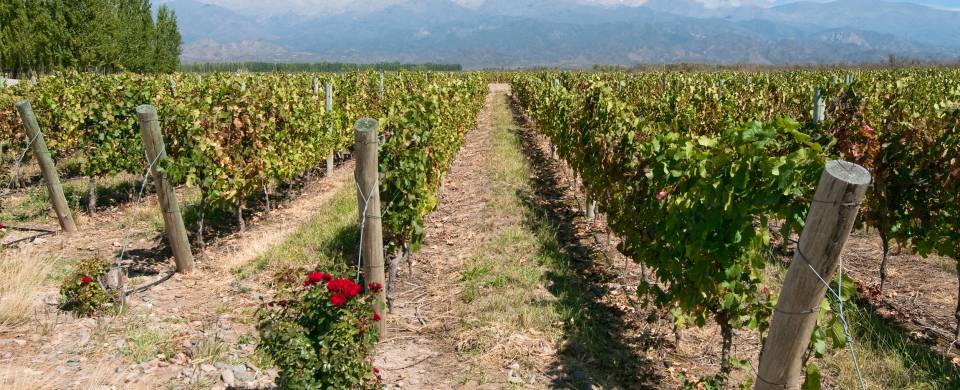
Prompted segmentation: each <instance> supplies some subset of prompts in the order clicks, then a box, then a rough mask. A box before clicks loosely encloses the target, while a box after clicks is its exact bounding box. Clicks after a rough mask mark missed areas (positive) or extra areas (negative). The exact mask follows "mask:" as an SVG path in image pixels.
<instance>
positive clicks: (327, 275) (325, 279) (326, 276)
mask: <svg viewBox="0 0 960 390" xmlns="http://www.w3.org/2000/svg"><path fill="white" fill-rule="evenodd" d="M321 279H323V281H324V282H329V281H330V280H331V279H333V275H330V274H328V273H324V274H323V276H322V277H321Z"/></svg>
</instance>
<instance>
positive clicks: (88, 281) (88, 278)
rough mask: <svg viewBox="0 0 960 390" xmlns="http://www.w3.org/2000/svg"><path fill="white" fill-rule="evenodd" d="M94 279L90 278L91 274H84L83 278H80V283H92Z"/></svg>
mask: <svg viewBox="0 0 960 390" xmlns="http://www.w3.org/2000/svg"><path fill="white" fill-rule="evenodd" d="M92 281H93V279H90V277H89V276H84V277H83V279H80V284H90V282H92Z"/></svg>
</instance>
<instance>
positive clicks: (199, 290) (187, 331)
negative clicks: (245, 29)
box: [0, 162, 353, 389]
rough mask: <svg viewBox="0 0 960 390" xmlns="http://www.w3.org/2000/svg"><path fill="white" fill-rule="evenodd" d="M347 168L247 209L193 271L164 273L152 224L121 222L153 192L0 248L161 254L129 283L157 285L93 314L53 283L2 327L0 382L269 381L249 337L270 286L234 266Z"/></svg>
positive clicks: (241, 384) (30, 252) (9, 252)
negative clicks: (67, 227) (266, 205)
mask: <svg viewBox="0 0 960 390" xmlns="http://www.w3.org/2000/svg"><path fill="white" fill-rule="evenodd" d="M352 172H353V164H352V162H347V163H345V164H344V165H343V166H341V167H339V168H338V169H337V170H335V171H334V172H333V174H332V175H331V176H330V177H324V178H322V179H318V180H313V181H310V182H308V183H306V186H305V188H304V191H303V195H302V196H299V197H297V198H295V199H293V200H292V201H290V202H288V203H281V204H280V205H278V206H277V207H276V208H275V209H274V210H272V211H270V212H267V213H262V214H260V215H256V216H254V217H253V218H252V221H251V222H252V224H250V225H248V229H247V230H246V231H244V232H240V233H234V234H231V235H228V236H226V237H224V238H222V239H219V240H215V241H214V242H212V243H211V244H210V245H209V246H208V247H207V250H206V252H204V253H200V254H198V255H197V258H198V268H199V269H198V270H197V271H195V272H193V273H191V274H188V275H179V274H177V275H173V276H172V277H169V276H170V275H171V274H172V261H170V259H169V258H168V256H169V254H165V251H164V250H163V249H162V242H161V241H162V239H161V237H158V236H156V234H155V229H154V228H153V227H152V225H151V224H150V223H141V224H134V225H133V226H132V227H130V226H129V224H128V223H127V221H129V220H130V215H131V213H138V212H140V211H141V210H142V209H147V208H150V207H156V203H155V202H156V200H155V197H154V198H153V199H148V200H147V201H146V202H145V203H142V204H136V205H128V206H126V207H123V208H121V209H119V210H117V211H116V212H104V213H98V214H95V215H94V216H93V217H92V218H93V220H88V221H84V222H83V223H82V224H81V226H82V227H81V229H82V231H81V233H77V234H74V235H62V234H58V235H55V236H52V237H49V238H42V239H38V240H33V241H32V242H25V243H23V244H21V245H18V246H16V247H13V248H8V249H6V250H5V251H4V252H3V253H2V256H4V257H6V256H31V257H35V258H37V259H43V258H46V257H48V256H59V257H63V258H84V257H88V256H90V255H92V254H96V253H101V254H110V255H112V254H114V253H115V252H116V251H117V249H118V247H119V246H121V245H122V244H121V241H122V240H123V238H124V237H128V236H129V237H133V239H132V240H131V241H132V242H133V245H131V246H130V247H129V248H128V251H129V252H128V253H129V256H131V257H134V258H135V259H136V258H137V256H142V255H139V253H152V255H149V257H152V258H159V260H157V261H155V262H154V264H153V266H152V267H153V269H154V270H155V271H156V275H152V276H150V275H147V276H144V277H141V278H137V279H134V280H133V282H134V283H140V284H141V285H146V284H154V283H158V284H156V285H155V286H153V287H151V288H149V289H146V290H145V291H143V292H140V293H137V294H133V295H131V296H129V297H128V301H127V304H126V307H125V308H124V313H123V314H122V315H119V316H115V317H99V318H95V319H94V318H74V317H72V316H69V315H65V314H63V313H62V312H59V311H58V310H57V308H56V306H55V305H56V303H57V296H56V290H55V289H56V286H50V287H49V288H50V290H48V291H46V292H44V293H42V294H41V297H40V298H39V302H37V305H36V313H35V315H34V316H33V317H34V318H33V321H31V322H29V323H26V324H23V325H18V326H12V327H4V328H0V366H2V367H3V368H2V369H0V387H3V388H12V389H20V388H22V389H34V388H56V389H80V388H82V389H86V388H101V387H102V388H113V389H121V388H122V389H139V388H142V389H154V388H164V387H167V388H210V387H213V388H224V387H225V385H226V384H225V383H224V378H225V374H224V372H225V371H230V372H231V373H232V374H233V375H229V374H227V376H231V377H233V380H232V381H231V383H230V384H232V385H233V386H235V387H236V388H268V387H272V381H273V378H274V376H275V371H273V370H262V369H260V368H259V367H256V364H255V362H256V361H257V359H256V356H255V351H254V349H255V347H256V345H255V341H253V340H252V339H251V338H250V335H251V334H255V329H254V325H255V324H254V323H253V322H254V318H255V315H254V314H255V311H256V310H257V308H258V307H259V306H260V304H261V303H263V302H264V301H267V300H269V299H270V297H271V296H272V295H273V291H270V290H269V289H268V288H267V287H266V286H267V284H266V283H261V282H262V281H259V280H255V279H247V280H244V281H243V282H238V281H237V279H236V278H235V277H234V275H233V274H232V272H233V270H234V268H236V267H238V266H240V265H243V264H245V263H247V262H249V261H250V260H252V259H254V258H255V257H256V256H257V255H259V254H260V253H262V252H263V251H264V250H266V249H267V248H269V247H271V246H272V245H275V244H277V243H279V242H282V241H283V240H284V238H285V237H286V236H287V235H288V234H290V233H291V232H293V231H294V229H293V228H294V227H296V226H297V225H299V224H302V223H304V222H306V221H308V220H309V219H310V218H311V217H312V216H313V215H315V214H316V213H317V212H318V210H320V208H322V207H323V205H324V203H325V201H326V199H328V198H330V197H331V196H332V195H333V193H334V192H335V190H336V189H337V188H339V187H341V186H342V185H344V184H345V183H347V182H348V181H349V180H350V179H351V174H352ZM133 219H134V220H136V218H133ZM127 230H130V231H131V232H130V233H129V234H128V231H127ZM144 257H147V256H144ZM155 355H166V356H155Z"/></svg>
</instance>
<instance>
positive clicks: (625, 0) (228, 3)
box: [157, 0, 960, 13]
mask: <svg viewBox="0 0 960 390" xmlns="http://www.w3.org/2000/svg"><path fill="white" fill-rule="evenodd" d="M166 1H170V0H166ZM166 1H164V0H160V1H157V2H159V3H164V2H166ZM198 1H200V2H204V3H210V4H216V5H222V6H225V7H227V8H231V9H238V10H245V11H255V12H261V13H285V12H291V11H292V12H305V11H306V12H309V11H316V10H318V9H326V10H330V9H333V10H343V9H347V8H351V7H354V6H361V7H372V8H378V7H382V6H384V5H389V4H393V3H400V2H403V1H405V0H280V1H263V0H198ZM450 1H453V2H456V3H460V4H463V5H467V6H469V5H475V4H477V3H482V2H483V1H484V0H450ZM578 1H580V2H583V3H601V4H607V5H612V4H625V5H640V4H643V3H645V2H647V0H578ZM696 1H698V2H700V3H703V4H704V5H707V6H708V7H718V6H737V5H746V4H750V5H760V6H769V5H777V4H784V3H791V2H796V1H797V0H696ZM806 1H818V2H827V1H830V0H806ZM896 1H901V2H908V3H917V4H925V5H930V6H935V7H940V8H949V9H960V0H896Z"/></svg>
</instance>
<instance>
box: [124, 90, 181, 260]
mask: <svg viewBox="0 0 960 390" xmlns="http://www.w3.org/2000/svg"><path fill="white" fill-rule="evenodd" d="M137 119H139V121H140V136H141V137H142V138H143V150H144V152H145V153H146V157H147V164H152V167H151V169H150V171H151V173H152V174H153V182H154V185H155V186H156V187H157V198H159V200H160V209H161V210H162V211H163V225H164V227H166V231H167V239H168V240H169V241H170V247H171V248H172V249H173V258H174V262H176V264H177V272H181V273H186V272H190V271H193V253H192V252H190V241H189V240H188V239H187V229H186V227H184V225H183V217H182V216H181V215H180V205H179V204H178V203H177V194H176V193H175V192H174V191H173V186H171V185H170V181H169V180H168V179H167V174H166V172H165V171H163V170H161V169H159V168H160V166H161V165H162V164H163V160H165V159H166V156H167V151H166V148H165V146H164V143H163V135H162V134H160V123H159V120H158V119H157V110H156V109H155V108H153V106H150V105H142V106H139V107H137ZM158 156H159V157H158Z"/></svg>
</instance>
